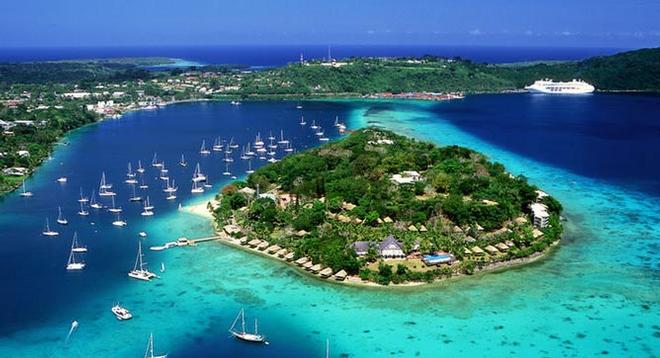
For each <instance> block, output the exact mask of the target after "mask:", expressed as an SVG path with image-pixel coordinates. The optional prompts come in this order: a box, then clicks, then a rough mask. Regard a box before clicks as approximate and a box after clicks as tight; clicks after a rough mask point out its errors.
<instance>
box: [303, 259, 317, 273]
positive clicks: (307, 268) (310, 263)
mask: <svg viewBox="0 0 660 358" xmlns="http://www.w3.org/2000/svg"><path fill="white" fill-rule="evenodd" d="M313 266H314V263H313V262H312V261H307V262H305V263H304V264H303V265H302V267H303V268H304V269H305V270H307V271H309V270H311V269H312V267H313Z"/></svg>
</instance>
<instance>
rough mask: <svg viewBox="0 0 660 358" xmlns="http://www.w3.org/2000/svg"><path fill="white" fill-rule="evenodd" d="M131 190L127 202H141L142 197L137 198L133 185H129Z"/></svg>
mask: <svg viewBox="0 0 660 358" xmlns="http://www.w3.org/2000/svg"><path fill="white" fill-rule="evenodd" d="M131 189H133V196H131V197H130V198H128V201H132V202H136V201H142V197H141V196H138V195H137V194H136V193H135V185H131Z"/></svg>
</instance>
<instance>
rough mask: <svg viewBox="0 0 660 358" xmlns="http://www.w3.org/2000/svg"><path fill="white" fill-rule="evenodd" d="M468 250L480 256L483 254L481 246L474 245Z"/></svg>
mask: <svg viewBox="0 0 660 358" xmlns="http://www.w3.org/2000/svg"><path fill="white" fill-rule="evenodd" d="M470 250H472V252H473V253H474V254H475V255H477V256H481V255H483V254H485V252H484V250H482V249H481V247H479V246H474V247H472V248H471V249H470Z"/></svg>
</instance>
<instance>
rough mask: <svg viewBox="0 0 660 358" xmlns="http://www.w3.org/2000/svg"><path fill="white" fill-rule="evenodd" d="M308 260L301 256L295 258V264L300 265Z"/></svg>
mask: <svg viewBox="0 0 660 358" xmlns="http://www.w3.org/2000/svg"><path fill="white" fill-rule="evenodd" d="M308 261H309V259H308V258H307V257H301V258H299V259H298V260H296V265H298V266H302V265H304V264H306V263H307V262H308Z"/></svg>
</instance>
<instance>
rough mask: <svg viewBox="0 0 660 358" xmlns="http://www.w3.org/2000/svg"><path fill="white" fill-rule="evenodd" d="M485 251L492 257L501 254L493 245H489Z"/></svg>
mask: <svg viewBox="0 0 660 358" xmlns="http://www.w3.org/2000/svg"><path fill="white" fill-rule="evenodd" d="M485 249H486V251H488V253H489V254H491V255H496V254H498V253H499V250H497V249H496V248H495V246H493V245H488V246H486V247H485Z"/></svg>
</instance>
